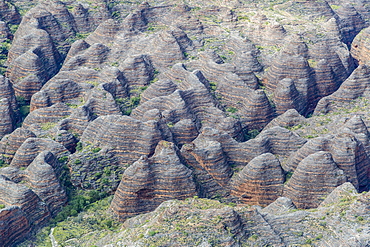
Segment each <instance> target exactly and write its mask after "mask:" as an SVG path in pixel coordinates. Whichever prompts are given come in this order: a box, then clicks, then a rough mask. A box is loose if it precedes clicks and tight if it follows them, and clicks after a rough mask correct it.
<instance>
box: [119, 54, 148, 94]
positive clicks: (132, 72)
mask: <svg viewBox="0 0 370 247" xmlns="http://www.w3.org/2000/svg"><path fill="white" fill-rule="evenodd" d="M119 69H120V71H122V73H123V75H124V77H125V79H126V82H127V84H128V90H129V91H131V90H135V89H138V88H139V87H144V86H148V85H149V84H150V81H151V80H152V79H153V76H154V68H153V65H152V63H151V61H150V58H149V57H148V56H147V55H134V56H130V57H128V58H126V59H125V60H124V61H123V63H122V64H120V66H119ZM132 94H134V92H132Z"/></svg>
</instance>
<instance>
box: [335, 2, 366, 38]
mask: <svg viewBox="0 0 370 247" xmlns="http://www.w3.org/2000/svg"><path fill="white" fill-rule="evenodd" d="M335 13H336V14H337V15H338V17H339V18H338V22H339V26H340V31H341V36H342V39H343V41H344V42H345V43H346V44H348V43H350V42H352V40H353V39H354V38H355V36H356V35H357V34H358V33H359V32H360V31H361V30H362V29H363V28H365V27H366V21H365V20H364V17H363V16H361V14H360V13H359V12H358V11H357V10H356V8H355V7H354V6H353V5H352V4H350V3H342V4H341V5H340V7H339V8H338V9H336V10H335Z"/></svg>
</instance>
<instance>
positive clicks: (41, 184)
mask: <svg viewBox="0 0 370 247" xmlns="http://www.w3.org/2000/svg"><path fill="white" fill-rule="evenodd" d="M56 162H57V161H56V158H55V157H54V155H53V154H52V153H50V152H42V153H40V154H39V155H38V156H37V157H36V158H35V159H34V160H33V161H32V163H31V164H30V165H29V166H28V167H27V169H26V170H25V171H24V174H25V176H24V177H25V178H24V180H23V181H25V182H26V183H25V184H26V186H28V187H29V188H30V189H31V190H32V191H33V192H34V193H35V194H36V195H38V197H39V198H40V199H41V200H42V201H43V202H44V203H45V204H46V205H47V206H48V208H49V211H50V213H51V215H52V216H55V215H56V213H58V212H59V211H60V210H61V208H62V206H64V205H65V204H66V202H67V194H66V193H65V191H64V189H63V188H62V186H61V185H60V182H59V180H58V178H57V176H56V173H55V171H54V168H56V166H57V165H56Z"/></svg>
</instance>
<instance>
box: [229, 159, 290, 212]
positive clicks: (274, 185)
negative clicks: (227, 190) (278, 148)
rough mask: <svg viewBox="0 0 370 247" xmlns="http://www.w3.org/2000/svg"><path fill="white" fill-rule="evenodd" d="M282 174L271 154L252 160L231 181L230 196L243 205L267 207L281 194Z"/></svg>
mask: <svg viewBox="0 0 370 247" xmlns="http://www.w3.org/2000/svg"><path fill="white" fill-rule="evenodd" d="M283 183H284V173H283V169H282V168H281V166H280V162H279V160H278V159H277V158H276V157H275V156H274V155H273V154H271V153H265V154H262V155H260V156H257V157H256V158H254V159H252V160H251V161H250V162H249V163H248V164H247V165H246V166H245V167H244V168H243V170H241V171H240V172H239V173H238V174H237V175H236V176H234V177H233V179H232V181H231V196H232V197H236V199H237V201H238V202H240V203H243V204H251V205H256V204H257V205H261V206H267V205H268V204H270V203H272V202H273V201H275V200H276V199H277V198H278V197H279V196H281V195H282V193H283Z"/></svg>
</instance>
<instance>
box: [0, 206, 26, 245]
mask: <svg viewBox="0 0 370 247" xmlns="http://www.w3.org/2000/svg"><path fill="white" fill-rule="evenodd" d="M0 221H1V222H2V224H1V225H0V236H1V238H0V245H1V246H12V245H13V244H16V243H17V242H20V241H22V240H23V239H24V238H25V237H26V236H27V235H28V233H29V231H30V223H29V221H28V219H27V217H26V215H25V214H24V212H23V211H22V210H21V209H20V208H19V207H17V206H10V207H7V208H4V209H1V210H0Z"/></svg>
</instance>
